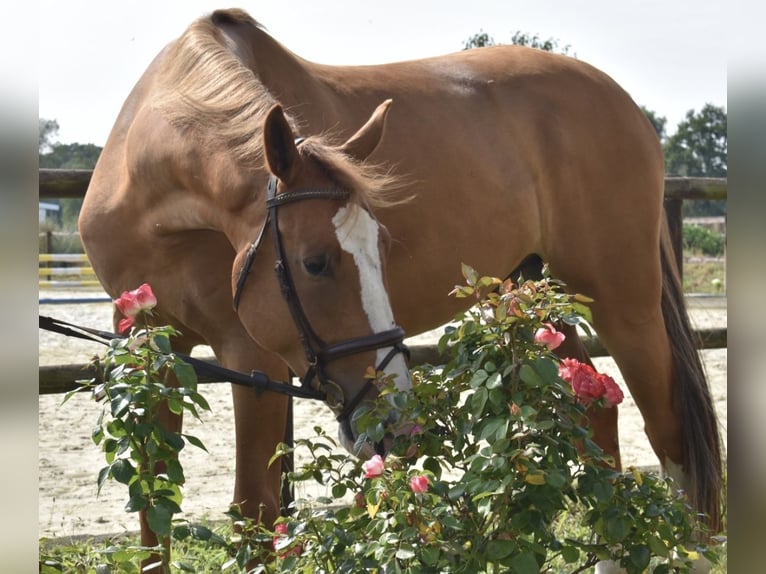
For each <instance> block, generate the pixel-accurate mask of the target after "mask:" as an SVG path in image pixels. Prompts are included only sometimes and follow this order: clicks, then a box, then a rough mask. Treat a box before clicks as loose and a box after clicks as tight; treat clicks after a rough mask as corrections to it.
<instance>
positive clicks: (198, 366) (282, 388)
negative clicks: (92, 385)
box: [40, 315, 327, 401]
mask: <svg viewBox="0 0 766 574" xmlns="http://www.w3.org/2000/svg"><path fill="white" fill-rule="evenodd" d="M40 328H41V329H45V330H46V331H51V332H54V333H59V334H61V335H66V336H68V337H77V338H79V339H85V340H86V341H94V342H96V343H101V344H102V345H107V346H108V345H109V341H112V340H114V339H124V337H123V336H122V335H118V334H116V333H111V332H109V331H99V330H97V329H90V328H88V327H82V326H80V325H74V324H72V323H67V322H66V321H61V320H60V319H54V318H52V317H46V316H45V315H40ZM174 355H176V356H177V357H179V358H181V359H183V360H184V361H185V362H187V363H189V364H190V365H191V366H192V367H193V368H194V371H195V372H196V373H197V374H204V375H210V376H213V377H220V379H221V381H220V382H224V381H225V382H230V383H232V384H235V385H241V386H245V387H249V388H251V389H254V390H255V391H257V392H263V391H268V392H272V393H278V394H280V395H287V396H289V397H296V398H300V399H316V400H321V401H324V400H326V399H327V396H326V395H325V394H324V393H323V392H322V391H320V390H317V389H313V388H305V387H303V386H300V387H296V386H295V385H292V384H290V383H286V382H284V381H275V380H274V379H271V378H270V377H269V376H268V375H267V374H266V373H262V372H260V371H253V372H251V373H250V374H249V375H247V374H245V373H240V372H239V371H232V370H231V369H227V368H225V367H221V366H220V365H214V364H213V363H209V362H207V361H202V360H200V359H197V358H195V357H191V356H189V355H186V354H184V353H174Z"/></svg>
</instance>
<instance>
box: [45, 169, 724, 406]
mask: <svg viewBox="0 0 766 574" xmlns="http://www.w3.org/2000/svg"><path fill="white" fill-rule="evenodd" d="M91 175H92V171H91V170H83V169H80V170H61V169H40V178H39V186H40V198H50V199H53V198H82V197H84V195H85V190H86V189H87V188H88V183H89V182H90V178H91ZM696 199H708V200H726V199H727V181H726V179H725V178H701V177H666V178H665V213H666V216H667V218H668V224H669V227H670V232H671V238H672V240H673V246H674V248H675V252H676V257H677V260H678V267H679V269H683V255H682V254H683V249H682V230H683V221H682V218H681V206H682V203H683V201H684V200H696ZM41 273H42V269H41ZM696 335H697V345H698V348H700V349H711V348H723V347H726V346H727V331H726V329H709V330H702V331H697V333H696ZM583 341H584V343H585V347H586V349H587V350H588V353H589V354H590V355H591V356H592V357H597V356H604V355H606V354H607V352H606V350H605V349H604V347H603V345H602V344H601V342H600V341H599V340H598V339H597V338H585V339H583ZM211 360H213V359H212V358H211ZM443 362H444V360H443V357H441V356H440V355H439V353H438V351H437V349H436V347H435V345H418V346H413V347H412V348H411V360H410V363H411V364H412V365H421V364H425V363H431V364H439V363H443ZM94 376H95V372H94V371H93V370H92V369H90V368H89V367H88V366H87V365H55V366H43V367H40V379H39V392H40V394H52V393H62V392H67V391H69V390H72V389H74V388H76V387H77V386H78V385H77V383H76V381H78V380H89V379H91V378H93V377H94ZM211 382H220V381H217V380H214V379H209V378H205V377H200V383H211Z"/></svg>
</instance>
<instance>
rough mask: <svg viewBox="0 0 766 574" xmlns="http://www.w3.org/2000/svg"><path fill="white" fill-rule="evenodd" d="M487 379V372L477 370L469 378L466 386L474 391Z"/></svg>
mask: <svg viewBox="0 0 766 574" xmlns="http://www.w3.org/2000/svg"><path fill="white" fill-rule="evenodd" d="M487 377H488V374H487V371H485V370H484V369H479V370H478V371H476V372H475V373H474V374H473V376H472V377H471V380H470V382H469V383H468V386H469V387H471V388H472V389H476V388H478V387H480V386H481V384H482V383H483V382H484V381H486V380H487Z"/></svg>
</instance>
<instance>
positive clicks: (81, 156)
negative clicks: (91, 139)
mask: <svg viewBox="0 0 766 574" xmlns="http://www.w3.org/2000/svg"><path fill="white" fill-rule="evenodd" d="M50 147H51V151H50V152H48V153H41V154H40V167H47V168H59V169H93V168H94V167H96V161H98V156H99V155H100V154H101V148H100V147H99V146H97V145H94V144H80V143H73V144H52V145H51V146H50Z"/></svg>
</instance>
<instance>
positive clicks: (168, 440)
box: [159, 427, 184, 452]
mask: <svg viewBox="0 0 766 574" xmlns="http://www.w3.org/2000/svg"><path fill="white" fill-rule="evenodd" d="M159 429H160V432H161V434H162V439H163V440H164V441H165V444H167V445H168V446H169V447H170V448H171V449H173V450H174V451H175V452H180V451H181V449H183V447H184V439H183V436H182V435H180V434H178V433H175V432H171V431H168V430H165V429H164V428H162V427H159Z"/></svg>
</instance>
